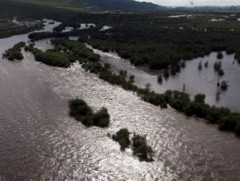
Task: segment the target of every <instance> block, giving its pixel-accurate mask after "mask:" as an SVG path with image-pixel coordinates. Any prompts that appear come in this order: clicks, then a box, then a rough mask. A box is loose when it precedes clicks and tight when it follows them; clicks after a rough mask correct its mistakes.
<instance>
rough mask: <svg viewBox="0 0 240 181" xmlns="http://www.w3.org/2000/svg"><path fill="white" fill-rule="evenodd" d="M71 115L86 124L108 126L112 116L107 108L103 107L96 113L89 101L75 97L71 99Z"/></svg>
mask: <svg viewBox="0 0 240 181" xmlns="http://www.w3.org/2000/svg"><path fill="white" fill-rule="evenodd" d="M69 109H70V111H69V115H70V116H72V117H74V118H75V119H76V120H77V121H80V122H81V123H82V124H84V125H85V126H98V127H102V128H104V127H108V126H109V123H110V116H109V114H108V112H107V109H106V108H102V109H101V110H99V111H97V112H96V113H95V114H94V113H93V111H92V109H91V108H90V107H89V106H88V105H87V103H86V102H85V101H84V100H82V99H78V98H77V99H74V100H70V101H69Z"/></svg>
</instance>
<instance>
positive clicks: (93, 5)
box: [9, 0, 160, 11]
mask: <svg viewBox="0 0 240 181" xmlns="http://www.w3.org/2000/svg"><path fill="white" fill-rule="evenodd" d="M9 1H12V2H14V1H15V2H24V3H30V4H38V5H47V6H51V7H56V8H64V9H74V10H84V9H85V10H86V9H96V10H121V11H150V10H157V9H159V8H160V6H158V5H156V4H153V3H147V2H137V1H134V0H9Z"/></svg>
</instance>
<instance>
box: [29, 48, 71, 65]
mask: <svg viewBox="0 0 240 181" xmlns="http://www.w3.org/2000/svg"><path fill="white" fill-rule="evenodd" d="M32 53H33V55H34V57H35V60H37V61H39V62H42V63H45V64H47V65H51V66H56V67H64V68H67V67H69V66H70V64H71V62H72V60H71V57H69V55H68V54H66V53H62V52H58V51H54V50H47V51H46V52H43V51H42V50H39V49H37V48H33V49H32Z"/></svg>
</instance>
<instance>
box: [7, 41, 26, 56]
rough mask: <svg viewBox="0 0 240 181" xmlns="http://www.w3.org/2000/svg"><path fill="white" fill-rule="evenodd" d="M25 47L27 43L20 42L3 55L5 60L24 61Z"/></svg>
mask: <svg viewBox="0 0 240 181" xmlns="http://www.w3.org/2000/svg"><path fill="white" fill-rule="evenodd" d="M24 46H25V42H19V43H17V44H15V45H14V46H13V47H12V48H10V49H8V50H6V51H5V53H3V58H7V59H8V60H10V61H14V60H22V59H23V55H22V53H21V49H22V48H23V47H24Z"/></svg>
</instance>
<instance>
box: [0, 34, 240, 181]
mask: <svg viewBox="0 0 240 181" xmlns="http://www.w3.org/2000/svg"><path fill="white" fill-rule="evenodd" d="M18 41H27V35H18V36H14V37H11V38H6V39H1V40H0V53H2V52H3V51H4V50H5V49H7V48H9V47H11V46H12V45H14V44H15V43H17V42H18ZM46 41H48V40H46ZM44 44H47V43H46V42H45V43H44V41H43V42H41V43H39V44H36V46H38V47H42V46H44ZM113 61H114V60H113ZM143 78H144V77H143ZM136 79H137V77H136ZM136 81H137V80H136ZM0 85H1V87H0V110H1V111H0V145H1V146H0V180H6V181H9V180H10V181H11V180H14V181H15V180H20V181H22V180H44V181H45V180H54V181H59V180H79V181H80V180H81V181H82V180H103V181H106V180H110V181H111V180H119V181H125V180H129V181H130V180H131V181H141V180H142V181H145V180H149V181H152V180H154V181H155V180H160V181H164V180H166V181H169V180H176V181H178V180H184V181H185V180H194V181H197V180H204V181H205V180H233V181H235V180H239V179H240V172H239V168H240V156H239V152H238V151H239V150H240V140H239V139H238V138H236V137H235V136H234V134H232V133H224V132H220V131H218V130H217V129H216V127H215V126H212V125H207V124H206V123H205V122H204V121H203V120H200V119H195V118H186V117H185V116H184V115H182V114H179V113H177V112H176V111H174V110H172V109H166V110H161V109H160V108H158V107H156V106H153V105H150V104H148V103H146V102H143V101H142V100H140V99H139V97H137V96H136V95H134V94H133V93H132V92H127V91H125V90H123V89H121V88H120V87H117V86H112V85H110V84H108V83H106V82H104V81H102V80H100V79H99V78H98V77H97V76H96V75H94V74H89V73H86V72H85V71H84V70H83V69H82V68H81V66H80V65H79V64H77V63H76V64H74V65H73V66H71V67H70V68H68V69H61V68H55V67H49V66H47V65H44V64H41V63H39V62H36V61H34V58H33V56H32V55H31V54H30V53H24V60H23V61H16V62H10V61H7V60H3V59H1V62H0ZM75 97H79V98H83V99H84V100H86V102H87V103H88V104H89V105H90V106H92V107H93V109H94V110H98V109H99V108H101V107H102V106H104V107H106V108H107V109H108V110H109V113H110V115H111V125H110V127H109V128H107V129H100V128H95V127H92V128H85V127H84V126H83V125H81V124H80V123H78V122H76V121H75V120H74V119H72V118H70V117H69V116H68V100H69V99H71V98H75ZM124 127H127V128H128V129H129V130H130V131H131V132H136V133H140V134H143V135H146V136H147V140H148V143H149V144H150V145H151V146H152V148H153V150H154V151H155V157H154V160H155V161H154V162H152V163H146V162H140V161H139V160H138V159H137V158H135V157H133V156H132V153H131V151H130V150H127V151H126V152H121V151H120V148H119V145H118V144H117V143H116V142H114V141H112V140H111V139H110V138H108V137H107V133H111V134H113V133H115V132H116V131H118V130H119V129H120V128H124Z"/></svg>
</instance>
